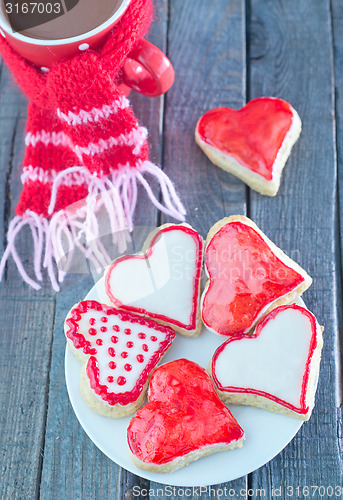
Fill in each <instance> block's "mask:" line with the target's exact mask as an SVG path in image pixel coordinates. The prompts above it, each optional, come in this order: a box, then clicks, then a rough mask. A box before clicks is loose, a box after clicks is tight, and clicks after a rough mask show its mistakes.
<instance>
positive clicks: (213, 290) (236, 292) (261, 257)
mask: <svg viewBox="0 0 343 500" xmlns="http://www.w3.org/2000/svg"><path fill="white" fill-rule="evenodd" d="M205 271H206V274H207V276H208V277H209V280H208V282H207V284H206V287H205V290H204V292H203V296H202V301H201V302H202V320H203V322H204V324H205V326H206V327H207V328H208V329H209V330H211V331H213V332H215V333H218V334H220V335H227V336H233V335H242V334H246V333H248V332H250V331H251V330H252V329H253V328H254V327H255V325H256V324H257V323H258V321H260V320H261V319H262V318H263V317H264V316H265V315H266V314H268V312H270V311H271V310H272V309H274V308H275V307H277V306H279V305H283V304H289V303H290V302H292V301H294V300H295V299H296V298H297V297H298V296H300V295H301V294H302V293H303V292H304V291H305V290H306V289H307V288H308V287H309V286H310V285H311V283H312V279H311V278H310V276H309V275H308V274H307V273H306V271H304V269H302V268H301V267H300V266H299V265H298V264H297V263H296V262H294V261H293V260H292V259H290V258H289V257H288V256H287V255H285V254H284V253H283V252H282V251H281V250H280V249H279V248H278V247H277V246H276V245H275V244H274V243H272V242H271V241H270V240H269V239H268V238H267V236H266V235H265V234H263V232H262V231H261V230H260V229H259V228H258V227H257V226H256V224H254V222H252V221H251V220H250V219H248V218H247V217H244V216H242V215H232V216H230V217H226V218H224V219H222V220H220V221H219V222H217V223H216V224H215V225H214V226H213V227H212V228H211V229H210V231H209V233H208V236H207V240H206V248H205Z"/></svg>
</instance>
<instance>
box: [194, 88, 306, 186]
mask: <svg viewBox="0 0 343 500" xmlns="http://www.w3.org/2000/svg"><path fill="white" fill-rule="evenodd" d="M300 132H301V121H300V118H299V116H298V114H297V112H296V111H295V110H294V109H293V108H292V106H291V105H290V104H289V103H288V102H286V101H284V100H282V99H275V98H271V97H260V98H258V99H253V100H252V101H250V102H249V103H248V104H247V105H246V106H244V107H243V108H242V109H240V110H234V109H231V108H216V109H212V110H211V111H208V112H207V113H205V114H204V115H203V116H202V117H201V118H200V120H199V121H198V124H197V126H196V131H195V139H196V142H197V144H198V145H199V146H200V147H201V149H202V150H203V151H204V153H205V154H206V155H207V156H208V158H209V159H210V160H211V161H212V163H214V164H215V165H217V166H218V167H221V168H223V169H224V170H226V171H228V172H230V173H231V174H233V175H235V176H236V177H238V178H239V179H241V180H242V181H244V182H245V183H246V184H248V186H250V187H251V188H252V189H255V190H256V191H258V192H259V193H261V194H266V195H269V196H274V195H275V194H276V193H277V191H278V189H279V185H280V177H281V172H282V169H283V167H284V165H285V163H286V161H287V158H288V156H289V154H290V152H291V149H292V147H293V145H294V144H295V142H296V141H297V139H298V137H299V135H300Z"/></svg>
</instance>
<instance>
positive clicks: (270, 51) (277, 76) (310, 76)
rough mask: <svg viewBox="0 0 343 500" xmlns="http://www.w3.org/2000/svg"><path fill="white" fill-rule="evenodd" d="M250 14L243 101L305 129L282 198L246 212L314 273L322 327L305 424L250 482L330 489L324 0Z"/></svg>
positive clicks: (338, 470)
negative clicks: (277, 108) (276, 107)
mask: <svg viewBox="0 0 343 500" xmlns="http://www.w3.org/2000/svg"><path fill="white" fill-rule="evenodd" d="M251 19H252V24H251V29H252V30H257V36H255V35H254V31H252V32H251V33H250V43H252V44H253V43H254V40H263V43H262V45H263V50H262V49H260V50H257V51H255V50H254V49H253V48H252V49H251V50H250V53H251V57H252V58H251V62H250V85H249V94H250V95H249V97H250V98H254V97H258V96H261V95H267V96H269V95H271V96H277V97H281V98H284V99H286V100H288V101H289V102H291V104H292V105H293V106H294V107H295V109H297V111H298V112H299V114H300V117H301V118H302V121H303V132H302V134H301V136H300V139H299V141H298V143H297V144H296V146H295V147H294V150H293V152H292V154H291V157H290V159H289V161H288V164H287V166H286V168H285V170H284V174H283V179H282V182H281V188H280V191H279V194H278V195H277V196H276V197H275V198H272V199H268V198H267V197H262V196H260V195H258V194H257V193H254V192H252V193H251V197H250V215H251V217H252V219H253V220H254V221H255V222H256V223H257V224H258V225H259V227H261V229H262V230H263V231H265V232H266V234H267V235H268V236H269V237H270V238H271V239H272V240H273V241H274V242H275V243H276V244H277V245H278V246H280V247H281V248H282V249H283V250H285V251H286V253H288V254H289V255H291V256H293V257H294V258H296V260H297V261H298V262H299V263H300V265H301V266H303V267H304V268H305V269H307V270H308V272H309V274H310V275H311V276H312V277H313V285H312V287H311V288H310V289H309V290H308V291H307V292H306V293H305V295H304V300H305V302H306V304H307V305H308V307H309V308H310V309H311V310H312V311H313V312H314V313H315V314H316V315H317V317H318V320H319V322H320V324H323V325H324V326H325V331H324V350H323V357H322V364H321V371H320V379H319V386H318V392H317V399H316V407H315V410H314V413H313V415H312V417H311V420H310V421H309V423H307V424H305V425H304V426H303V427H302V429H301V431H300V432H299V434H298V435H297V436H296V438H295V439H293V441H292V442H291V443H290V444H289V446H288V447H287V448H286V449H285V450H284V451H283V452H282V453H281V454H280V455H278V456H277V457H276V458H275V459H274V460H272V461H271V462H269V464H267V465H266V466H265V467H263V468H261V469H259V470H258V471H256V472H255V473H254V474H253V475H252V480H251V484H252V487H255V488H256V487H264V488H265V489H266V491H271V488H272V487H274V488H277V487H279V486H282V487H283V488H285V487H286V486H287V485H290V486H292V487H293V488H296V487H297V486H300V487H302V486H305V485H308V486H310V485H326V486H327V485H332V486H336V485H341V484H342V463H341V457H340V454H339V447H338V438H337V399H336V391H335V388H336V384H337V377H338V373H337V369H338V367H337V365H336V348H337V333H338V328H337V327H338V324H337V306H338V304H337V295H336V289H335V274H336V272H337V263H335V199H336V161H335V137H334V130H333V120H332V118H333V114H334V109H333V97H334V95H333V79H332V44H331V37H332V33H331V17H330V3H329V2H328V1H323V2H315V1H311V0H302V1H301V2H299V1H293V0H281V1H277V2H271V1H268V2H265V1H260V0H253V1H252V2H251ZM261 34H263V35H261ZM260 45H261V43H260ZM256 53H257V54H258V57H256V56H255V57H254V54H256ZM283 494H284V495H286V493H285V490H284V493H283ZM317 495H318V492H317ZM315 498H319V497H318V496H315Z"/></svg>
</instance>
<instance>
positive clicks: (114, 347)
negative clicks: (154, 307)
mask: <svg viewBox="0 0 343 500" xmlns="http://www.w3.org/2000/svg"><path fill="white" fill-rule="evenodd" d="M65 334H66V337H67V342H68V346H69V348H70V349H71V351H72V353H73V354H74V355H75V356H76V357H77V358H78V359H79V360H80V361H81V362H82V363H83V365H84V366H83V368H82V370H81V380H80V391H81V394H82V396H83V398H84V400H85V402H86V403H87V404H88V406H89V407H90V408H91V409H92V410H93V411H94V412H96V413H98V414H100V415H105V416H107V417H123V416H125V415H129V414H131V413H133V412H134V411H135V410H137V408H139V407H140V406H141V405H142V403H143V400H144V396H145V393H146V391H147V388H148V383H149V377H150V374H151V372H152V370H153V369H154V368H155V367H156V365H157V364H158V362H159V361H160V360H161V359H162V357H163V356H164V355H165V354H166V352H167V351H168V349H169V348H170V346H171V344H172V341H173V339H174V337H175V333H174V331H173V330H172V329H171V328H169V327H167V326H163V325H160V324H158V323H156V322H155V321H152V320H149V319H146V318H142V317H140V316H136V315H133V314H130V313H126V312H121V311H118V310H117V309H115V308H114V307H109V306H107V305H105V304H100V303H99V302H96V301H93V300H86V301H83V302H80V303H79V304H77V305H76V306H74V307H73V308H72V310H71V312H70V313H69V314H68V316H67V318H66V321H65Z"/></svg>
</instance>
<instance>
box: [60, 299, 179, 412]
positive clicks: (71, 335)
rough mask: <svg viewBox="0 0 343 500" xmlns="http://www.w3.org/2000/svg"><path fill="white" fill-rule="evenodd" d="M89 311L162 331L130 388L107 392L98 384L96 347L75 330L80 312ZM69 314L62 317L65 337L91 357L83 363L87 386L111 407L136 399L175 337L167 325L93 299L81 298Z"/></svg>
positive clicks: (105, 387) (106, 389)
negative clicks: (158, 346)
mask: <svg viewBox="0 0 343 500" xmlns="http://www.w3.org/2000/svg"><path fill="white" fill-rule="evenodd" d="M89 310H95V311H103V312H104V313H105V314H107V315H109V316H112V315H114V316H118V317H119V319H120V320H121V321H128V322H130V323H133V324H139V325H143V326H146V327H148V328H151V329H154V330H157V331H160V332H162V333H165V334H166V339H165V340H164V341H163V342H162V343H161V344H160V348H159V350H158V351H157V352H155V354H154V355H153V356H152V358H151V359H150V361H149V363H148V364H147V365H146V366H145V368H144V370H143V371H142V373H141V374H140V376H139V378H138V379H137V381H136V385H135V387H134V388H133V389H132V391H129V392H122V393H114V392H108V387H107V386H106V385H102V384H100V381H99V368H98V361H97V359H96V357H95V355H96V354H97V351H96V348H94V347H92V344H91V342H89V341H88V340H86V339H85V337H84V335H83V334H82V333H80V332H79V324H78V321H80V319H81V315H82V314H84V313H86V312H88V311H89ZM70 314H71V316H69V317H68V318H67V319H66V324H67V325H68V326H69V330H68V331H67V332H66V337H67V338H68V339H69V340H71V341H72V343H73V345H74V347H75V348H76V349H82V350H83V352H84V354H87V355H90V356H91V357H90V358H89V360H88V363H87V367H86V373H87V376H88V378H89V380H90V386H91V388H92V389H93V390H94V392H95V393H96V394H98V395H99V396H101V398H102V399H103V400H104V401H106V402H107V403H108V404H109V405H111V406H114V405H115V404H117V403H119V404H121V405H128V404H130V403H132V402H134V401H136V400H137V399H138V397H139V395H140V394H141V392H142V389H143V386H144V384H145V383H146V381H147V379H148V377H149V375H150V372H151V371H152V369H153V368H154V367H155V366H156V364H157V363H158V361H159V360H160V359H161V357H162V355H163V354H164V353H165V352H166V351H167V350H168V349H169V347H170V346H171V344H172V342H173V340H174V338H175V332H174V330H172V329H171V328H170V327H168V326H164V325H160V324H158V323H156V322H155V321H153V320H150V319H147V318H142V317H141V316H136V315H133V314H131V313H128V312H123V311H118V310H117V309H115V308H114V307H109V306H107V305H106V304H100V303H99V302H97V301H95V300H84V301H82V302H80V303H79V304H78V305H77V306H76V307H74V308H73V309H72V311H71V313H70Z"/></svg>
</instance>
